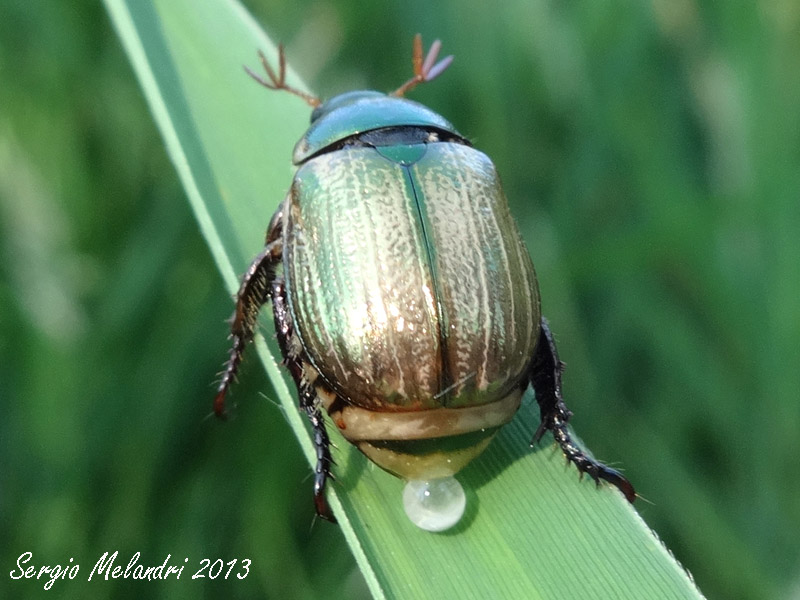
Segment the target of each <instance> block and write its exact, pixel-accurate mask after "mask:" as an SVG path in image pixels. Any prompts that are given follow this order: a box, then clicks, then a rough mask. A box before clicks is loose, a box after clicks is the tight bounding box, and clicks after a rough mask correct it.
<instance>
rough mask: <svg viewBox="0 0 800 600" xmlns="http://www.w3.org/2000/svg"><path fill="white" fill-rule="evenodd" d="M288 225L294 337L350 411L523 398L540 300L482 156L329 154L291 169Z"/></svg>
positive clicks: (460, 150)
mask: <svg viewBox="0 0 800 600" xmlns="http://www.w3.org/2000/svg"><path fill="white" fill-rule="evenodd" d="M379 150H380V152H379ZM287 209H288V210H287ZM284 219H285V222H284V236H285V245H284V252H285V255H284V259H285V260H284V264H285V265H286V266H287V272H286V278H287V289H288V298H289V303H290V307H291V310H292V313H293V318H294V322H295V325H296V329H297V332H298V333H299V335H300V337H301V339H302V342H303V346H304V349H305V351H306V354H307V356H308V358H309V360H310V361H311V362H312V364H313V365H314V366H315V367H316V369H317V370H318V371H319V372H320V373H321V374H322V376H323V377H324V378H325V380H326V381H327V382H328V383H329V385H330V386H331V387H332V388H333V389H334V390H335V391H336V393H337V394H338V395H340V396H341V397H342V398H344V399H345V400H346V401H347V402H348V403H350V404H352V405H355V406H361V407H364V408H368V409H371V410H377V411H386V410H389V411H391V410H410V409H434V408H442V407H459V406H465V405H478V404H486V403H489V402H494V401H498V400H501V399H503V398H506V397H508V395H509V394H510V393H511V392H512V390H515V389H516V388H518V387H519V386H520V383H521V380H522V378H523V376H524V373H525V370H526V368H527V366H528V364H529V361H530V358H531V357H532V356H533V351H534V347H535V344H536V340H537V338H538V327H539V318H540V314H539V297H538V290H537V287H536V281H535V277H534V273H533V267H532V265H531V261H530V258H529V255H528V253H527V250H526V249H525V247H524V245H523V243H522V242H521V240H520V237H519V234H518V231H517V228H516V225H515V224H514V222H513V220H512V218H511V215H510V213H509V211H508V207H507V204H506V200H505V197H504V196H503V193H502V190H501V187H500V183H499V181H498V179H497V175H496V172H495V169H494V166H493V165H492V163H491V161H490V160H489V159H488V158H487V157H486V156H485V155H484V154H482V153H481V152H478V151H476V150H474V149H472V148H470V147H468V146H465V145H461V144H455V143H431V144H419V145H416V146H400V147H398V146H389V147H383V148H380V149H375V148H369V147H363V148H345V149H342V150H337V151H334V152H330V153H326V154H323V155H321V156H319V157H317V158H314V159H312V160H310V161H308V162H307V163H305V164H304V165H303V166H302V167H301V168H300V169H299V171H298V173H297V175H296V177H295V181H294V184H293V187H292V191H291V194H290V197H289V199H288V203H287V205H286V206H285V209H284ZM509 418H510V417H509Z"/></svg>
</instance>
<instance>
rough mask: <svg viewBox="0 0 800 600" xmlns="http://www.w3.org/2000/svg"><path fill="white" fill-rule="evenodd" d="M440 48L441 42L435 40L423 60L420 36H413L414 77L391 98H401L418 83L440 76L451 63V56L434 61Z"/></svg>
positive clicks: (412, 59) (412, 58) (394, 92)
mask: <svg viewBox="0 0 800 600" xmlns="http://www.w3.org/2000/svg"><path fill="white" fill-rule="evenodd" d="M441 48H442V42H440V41H439V40H435V41H434V42H433V43H432V44H431V47H430V49H429V50H428V55H427V56H426V57H425V59H424V60H423V58H422V35H421V34H419V33H418V34H417V35H415V36H414V49H413V52H412V57H411V62H412V64H413V66H414V76H413V77H412V78H411V79H409V80H408V81H406V82H405V83H404V84H403V85H401V86H400V87H399V88H397V89H396V90H395V91H393V92H392V93H391V95H392V96H397V97H402V96H403V95H404V94H406V93H407V92H409V91H411V90H412V89H414V88H415V87H416V86H417V85H419V84H420V83H427V82H429V81H433V80H434V79H436V78H437V77H438V76H439V75H441V74H442V73H443V72H444V70H445V69H447V67H449V66H450V63H452V62H453V57H452V56H445V57H444V58H443V59H442V60H440V61H439V62H436V59H437V58H438V56H439V50H441Z"/></svg>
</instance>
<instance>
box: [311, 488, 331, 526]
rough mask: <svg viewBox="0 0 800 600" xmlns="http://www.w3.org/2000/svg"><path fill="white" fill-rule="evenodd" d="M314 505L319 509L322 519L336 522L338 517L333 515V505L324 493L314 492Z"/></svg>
mask: <svg viewBox="0 0 800 600" xmlns="http://www.w3.org/2000/svg"><path fill="white" fill-rule="evenodd" d="M314 506H315V508H316V510H317V516H318V517H319V518H320V519H325V520H326V521H328V522H330V523H336V517H334V516H333V512H332V511H331V507H330V506H328V501H327V500H326V499H325V496H324V495H322V494H314Z"/></svg>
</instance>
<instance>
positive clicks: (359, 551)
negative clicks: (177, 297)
mask: <svg viewBox="0 0 800 600" xmlns="http://www.w3.org/2000/svg"><path fill="white" fill-rule="evenodd" d="M106 5H107V7H108V10H109V12H110V14H111V16H112V19H113V21H114V24H115V26H116V28H117V31H118V32H119V35H120V37H121V38H122V41H123V43H124V45H125V48H126V50H127V52H128V55H129V57H130V59H131V62H132V63H133V66H134V69H135V71H136V74H137V76H138V78H139V80H140V83H141V85H142V88H143V89H144V92H145V95H146V97H147V100H148V102H149V104H150V108H151V111H152V113H153V115H154V117H155V120H156V122H157V123H158V126H159V128H160V129H161V132H162V135H163V137H164V140H165V143H166V145H167V148H168V150H169V153H170V156H171V157H172V160H173V162H174V163H175V167H176V169H177V170H178V173H179V175H180V178H181V180H182V182H183V185H184V187H185V189H186V192H187V195H188V197H189V201H190V202H191V205H192V207H193V209H194V212H195V214H196V216H197V220H198V222H199V223H200V227H201V229H202V231H203V233H204V235H205V237H206V239H207V240H208V244H209V246H210V248H211V251H212V253H213V256H214V258H215V260H216V262H217V264H218V265H219V268H220V270H221V272H222V274H223V276H224V278H225V281H226V283H227V285H228V288H229V289H230V291H231V292H233V291H235V290H236V288H237V277H236V274H237V273H241V272H242V271H243V270H244V269H245V267H246V266H247V264H248V259H249V257H250V256H253V255H255V254H256V253H257V252H258V251H259V249H260V247H261V245H262V244H263V235H264V229H265V227H266V224H267V223H268V221H269V219H270V216H271V215H272V213H273V211H274V210H275V208H276V207H277V205H278V203H279V201H280V200H281V199H282V197H283V195H284V194H285V191H286V189H287V188H288V185H289V182H290V180H291V174H292V171H291V169H290V160H289V159H290V156H291V150H292V147H293V145H294V143H295V141H296V140H297V139H298V138H299V137H300V135H301V134H302V133H303V131H304V130H305V128H306V126H307V123H308V117H309V109H308V107H307V106H306V105H305V104H304V103H303V102H301V101H300V100H299V99H298V98H296V97H293V96H291V95H289V94H285V93H271V92H268V91H266V90H264V89H263V88H262V87H260V86H258V85H256V84H255V83H254V82H253V81H252V80H251V79H250V78H249V77H247V76H246V75H245V74H244V71H243V69H242V65H243V64H245V63H246V64H248V65H250V66H251V67H252V68H254V69H257V68H258V66H259V65H258V61H257V58H256V50H257V49H261V50H263V51H264V52H265V53H266V54H267V56H268V57H271V58H273V59H274V57H275V56H276V50H275V46H274V44H273V43H272V42H271V41H270V40H269V39H268V38H267V36H266V35H265V34H264V33H263V31H262V30H261V29H260V28H259V26H258V25H257V24H256V23H255V22H254V21H253V20H252V18H251V17H250V16H249V15H248V14H247V13H246V12H245V10H244V9H243V8H242V7H241V6H240V5H239V4H237V3H236V2H234V1H232V0H205V1H203V2H192V1H190V0H151V1H145V0H128V1H125V0H106ZM401 66H402V65H398V69H400V68H401ZM404 75H405V73H402V74H399V77H398V80H400V79H402V78H403V76H404ZM290 82H291V83H292V84H293V85H297V86H299V87H301V88H303V85H302V83H301V82H299V81H298V80H297V78H296V76H295V75H294V74H293V73H291V72H290ZM220 335H223V332H222V331H220ZM256 346H257V348H258V351H259V353H260V355H261V357H262V359H263V362H264V365H265V367H266V369H267V371H268V373H269V375H270V377H271V378H272V380H273V382H274V385H275V388H276V390H277V393H278V395H279V397H280V401H281V403H282V404H283V406H284V408H285V413H286V415H287V418H288V421H289V423H290V425H291V427H292V428H293V429H294V431H295V433H296V434H297V437H298V439H299V440H300V442H301V444H302V446H303V449H304V452H305V454H306V455H307V457H308V460H309V462H310V463H313V460H314V452H313V448H312V446H311V443H310V438H309V435H308V431H307V429H306V425H305V423H304V422H303V421H302V420H301V418H300V414H299V412H298V411H297V410H296V408H295V399H294V392H293V391H292V390H291V389H290V387H289V386H288V385H287V380H286V379H285V375H284V374H283V373H282V372H281V370H280V369H279V368H278V366H277V361H276V356H277V355H276V354H275V348H274V347H271V348H268V347H267V345H266V343H265V341H264V340H263V339H262V338H260V337H259V338H258V339H257V341H256ZM200 400H202V399H200ZM531 400H532V398H531V397H530V395H528V397H526V401H525V405H524V407H523V409H521V410H520V413H519V414H518V415H517V417H516V418H515V419H514V421H513V422H512V423H511V424H510V425H508V426H507V427H505V428H504V429H503V430H502V431H501V433H500V434H499V435H498V437H497V439H495V441H494V442H493V443H492V445H491V446H490V448H489V450H488V451H487V452H486V453H485V454H484V455H483V456H481V457H480V458H479V459H478V460H476V461H475V462H474V463H473V464H472V465H470V466H469V467H468V468H467V469H466V470H465V471H464V472H463V473H462V474H461V475H459V479H460V481H461V482H462V483H463V485H464V487H465V489H466V490H467V500H468V509H467V514H466V515H465V517H464V518H463V520H462V522H461V523H460V524H459V525H458V526H457V527H456V528H455V529H454V530H451V531H449V532H445V533H443V534H431V533H426V532H423V531H421V530H419V529H417V528H416V527H414V526H413V525H412V524H411V523H410V522H409V521H408V520H407V519H406V517H405V514H404V512H403V509H402V505H401V490H402V487H403V482H401V481H399V480H397V479H395V478H393V477H392V476H390V475H388V474H386V473H384V472H383V471H381V470H380V469H377V468H376V467H374V465H372V464H371V463H369V462H368V461H367V460H366V459H365V458H364V457H363V456H361V455H360V454H359V453H358V452H357V451H355V450H354V449H353V448H352V447H351V446H350V445H349V444H347V442H345V441H344V440H342V439H341V438H340V437H338V436H337V435H336V433H335V432H334V436H333V437H334V439H335V442H336V445H337V446H338V450H336V454H335V458H336V461H337V463H338V465H337V467H336V474H337V477H338V482H337V484H336V485H332V486H330V488H331V489H330V490H329V499H330V502H331V505H332V506H333V508H334V510H335V512H336V515H337V517H338V518H339V522H340V527H341V528H342V531H343V533H344V536H345V538H346V540H347V542H348V544H349V545H350V549H351V551H352V552H353V554H354V555H355V557H356V560H357V562H358V564H359V566H360V568H361V570H362V572H363V574H364V577H365V579H366V581H367V584H368V585H369V587H370V589H371V591H372V593H373V595H374V596H375V597H376V598H384V597H385V598H473V597H474V598H488V597H493V598H529V599H533V598H543V599H544V598H553V599H555V598H558V599H561V598H615V599H624V598H632V599H633V598H635V599H637V600H638V599H641V598H648V599H657V598H701V597H702V596H701V594H700V592H699V591H698V590H697V589H696V587H695V586H694V583H693V582H692V580H691V579H690V577H688V576H687V574H686V573H685V572H684V570H683V569H682V568H681V566H680V565H679V564H678V563H677V562H676V561H675V560H674V559H673V557H672V556H671V554H670V553H669V552H668V551H667V550H666V549H665V548H664V547H663V545H662V544H661V542H660V541H659V540H658V538H657V537H656V536H655V535H654V534H653V533H652V532H651V531H650V530H649V529H648V527H647V526H646V524H645V523H644V521H643V520H642V519H641V518H640V517H639V515H638V514H637V513H636V511H635V510H634V509H633V508H632V507H631V506H630V505H629V504H628V503H627V502H626V501H625V500H624V499H623V498H622V496H621V495H620V494H619V493H618V492H617V491H616V490H614V489H612V488H610V487H607V486H603V487H601V488H600V489H595V486H594V485H592V484H591V483H589V482H586V481H583V482H581V481H579V479H578V475H577V472H576V470H575V469H574V468H572V467H565V465H564V460H563V458H562V457H561V455H560V453H558V452H553V451H551V449H549V448H547V447H543V448H540V449H536V450H531V449H530V448H529V446H528V443H529V440H530V438H531V436H532V433H533V431H534V430H535V428H536V425H537V424H538V417H537V416H536V414H535V413H536V411H535V410H534V408H533V406H532V405H533V402H532V401H531ZM266 500H267V499H265V501H266ZM308 510H309V513H310V512H311V511H312V503H311V489H310V485H309V508H308ZM321 526H322V525H321ZM324 526H327V525H324ZM268 542H269V540H264V543H265V544H266V543H268Z"/></svg>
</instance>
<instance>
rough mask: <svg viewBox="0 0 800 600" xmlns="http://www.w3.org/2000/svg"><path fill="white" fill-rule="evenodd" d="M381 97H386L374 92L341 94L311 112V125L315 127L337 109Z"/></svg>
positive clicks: (359, 91) (364, 91)
mask: <svg viewBox="0 0 800 600" xmlns="http://www.w3.org/2000/svg"><path fill="white" fill-rule="evenodd" d="M381 96H385V94H381V93H380V92H373V91H371V90H357V91H355V92H345V93H344V94H339V95H338V96H334V97H333V98H331V99H330V100H326V101H325V102H323V103H322V104H320V105H319V106H317V107H316V108H315V109H314V110H313V111H311V124H312V125H313V124H314V123H316V122H317V121H319V120H320V119H322V118H323V117H325V116H326V115H328V114H330V113H331V112H333V111H334V110H336V109H337V108H342V107H343V106H348V105H350V104H355V103H356V102H359V101H361V100H364V99H367V98H380V97H381Z"/></svg>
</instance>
